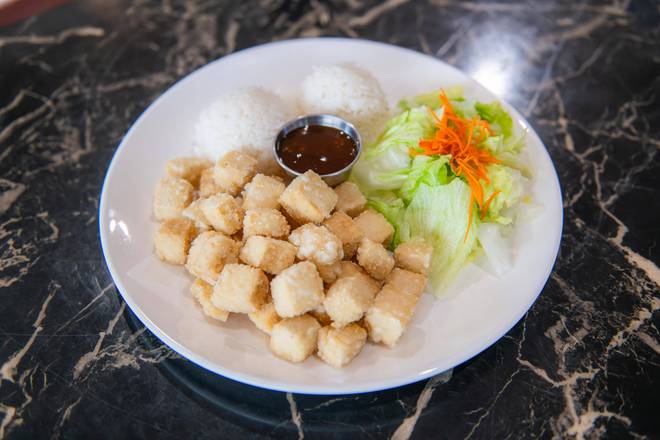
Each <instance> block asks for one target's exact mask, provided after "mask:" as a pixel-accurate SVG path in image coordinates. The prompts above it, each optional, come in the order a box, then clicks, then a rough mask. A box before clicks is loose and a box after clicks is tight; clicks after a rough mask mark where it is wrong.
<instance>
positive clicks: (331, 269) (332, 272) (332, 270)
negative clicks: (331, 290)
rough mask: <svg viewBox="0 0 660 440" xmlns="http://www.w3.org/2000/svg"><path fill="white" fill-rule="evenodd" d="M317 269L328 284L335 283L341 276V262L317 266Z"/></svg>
mask: <svg viewBox="0 0 660 440" xmlns="http://www.w3.org/2000/svg"><path fill="white" fill-rule="evenodd" d="M316 269H317V270H318V271H319V275H321V279H322V280H323V282H324V283H326V284H331V283H334V282H335V280H337V278H339V275H340V274H341V262H340V261H337V262H335V263H332V264H317V265H316Z"/></svg>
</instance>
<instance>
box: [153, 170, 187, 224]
mask: <svg viewBox="0 0 660 440" xmlns="http://www.w3.org/2000/svg"><path fill="white" fill-rule="evenodd" d="M194 191H195V188H193V186H192V185H191V184H190V182H188V181H187V180H185V179H181V178H179V177H165V178H163V179H160V180H159V181H158V184H157V185H156V192H155V194H154V215H155V216H156V218H157V219H158V220H160V221H163V220H168V219H171V218H177V217H181V212H182V211H183V210H184V208H185V207H186V206H188V205H190V202H192V201H193V193H194Z"/></svg>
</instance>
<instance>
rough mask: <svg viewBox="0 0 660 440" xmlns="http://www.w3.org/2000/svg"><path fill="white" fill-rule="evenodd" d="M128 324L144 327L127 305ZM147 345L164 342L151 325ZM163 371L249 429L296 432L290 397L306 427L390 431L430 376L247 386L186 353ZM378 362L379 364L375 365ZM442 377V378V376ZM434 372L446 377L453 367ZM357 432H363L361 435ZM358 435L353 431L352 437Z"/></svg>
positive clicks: (144, 339)
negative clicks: (324, 392) (345, 389)
mask: <svg viewBox="0 0 660 440" xmlns="http://www.w3.org/2000/svg"><path fill="white" fill-rule="evenodd" d="M124 316H125V318H126V321H127V322H128V324H129V327H130V328H131V329H132V330H133V331H136V332H137V331H139V330H141V329H142V328H144V326H143V325H142V323H141V322H140V321H139V320H138V318H137V317H136V316H135V315H134V314H133V312H131V311H130V310H129V309H128V308H126V312H125V314H124ZM136 342H137V343H139V344H141V345H143V346H144V347H145V348H146V349H148V350H153V349H157V348H159V347H162V345H163V344H162V342H160V340H158V338H156V337H155V336H154V335H153V334H152V333H151V332H149V330H148V329H145V331H144V332H143V333H142V335H140V337H139V338H138V339H137V341H136ZM157 365H158V366H159V368H160V370H161V371H162V372H163V373H164V374H165V376H166V377H167V378H168V379H169V380H170V381H171V382H172V383H173V384H174V385H175V386H177V388H179V389H181V390H182V392H184V393H185V394H186V395H187V396H189V397H190V398H192V399H193V400H195V401H197V402H198V403H200V404H202V405H203V406H204V407H206V408H208V409H210V410H212V411H213V412H216V413H218V414H219V415H221V416H223V417H226V418H229V419H230V420H232V421H233V422H235V423H237V424H239V425H241V426H244V427H246V428H248V429H252V430H258V431H260V432H263V431H264V430H269V429H270V430H271V431H275V432H277V431H280V430H281V431H293V432H295V431H297V429H298V428H297V426H296V424H295V423H294V421H293V418H294V417H293V415H292V414H293V411H294V410H293V408H292V402H293V404H294V405H295V408H296V409H295V411H297V412H298V414H299V416H300V417H301V419H302V420H303V425H304V430H305V432H316V433H323V432H325V433H328V434H332V435H333V436H339V437H341V436H342V434H343V435H348V434H357V433H362V434H366V435H367V436H369V435H371V434H376V435H377V434H378V433H379V432H380V433H383V434H385V433H391V432H392V431H393V430H395V429H396V427H397V426H399V425H400V424H401V423H402V422H403V420H404V419H405V418H406V417H408V416H410V414H412V413H413V412H414V411H415V406H416V403H417V399H418V397H419V395H420V393H421V392H422V391H423V389H424V387H425V385H426V383H427V380H425V381H422V382H418V383H414V384H411V385H407V386H403V387H399V388H394V389H390V390H386V391H379V392H372V393H363V394H348V395H333V396H318V395H305V394H295V395H293V396H290V395H288V394H287V393H283V392H279V391H270V390H265V389H262V388H257V387H254V386H250V385H245V384H242V383H240V382H236V381H234V380H231V379H227V378H225V377H222V376H219V375H217V374H215V373H212V372H210V371H208V370H205V369H204V368H202V367H200V366H198V365H196V364H194V363H192V362H190V361H188V360H187V359H184V358H180V357H177V358H173V359H164V360H162V361H161V362H159V363H158V364H157ZM375 367H377V366H375ZM440 376H442V377H440ZM440 376H436V378H434V379H430V380H435V381H436V382H439V383H442V382H446V381H448V380H449V379H450V378H451V372H449V373H443V374H442V375H440ZM357 437H360V436H359V435H358V436H357ZM352 438H355V436H352Z"/></svg>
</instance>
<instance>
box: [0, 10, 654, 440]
mask: <svg viewBox="0 0 660 440" xmlns="http://www.w3.org/2000/svg"><path fill="white" fill-rule="evenodd" d="M317 36H345V37H355V38H366V39H372V40H379V41H384V42H388V43H391V44H395V45H399V46H403V47H408V48H413V49H415V50H418V51H420V52H424V53H427V54H429V55H432V56H435V57H437V58H439V59H442V60H444V61H446V62H448V63H450V64H452V65H454V66H456V67H458V68H460V69H462V70H464V71H465V72H467V73H468V74H470V75H472V76H474V77H475V78H476V79H477V80H479V81H480V82H482V83H483V84H484V85H485V86H486V87H488V88H490V89H491V90H492V91H493V92H495V93H496V94H498V95H499V96H501V97H502V98H504V99H506V100H508V101H509V102H510V103H511V104H513V105H514V106H515V107H517V108H518V109H519V110H520V111H521V112H522V113H523V114H524V115H525V116H526V117H527V118H528V119H529V121H530V122H531V124H532V125H533V126H534V128H535V129H536V130H537V131H538V133H539V135H540V136H541V138H542V139H543V141H544V142H545V144H546V146H547V148H548V150H549V153H550V155H551V157H552V159H553V161H554V163H555V166H556V168H557V172H558V174H559V178H560V181H561V185H562V192H563V198H564V232H563V239H562V245H561V249H560V253H559V256H558V259H557V262H556V264H555V268H554V270H553V272H552V274H551V276H550V279H549V280H548V283H547V285H546V286H545V288H544V289H543V292H542V293H541V295H540V297H539V299H538V301H537V302H536V303H535V304H534V305H533V307H532V308H531V310H530V311H529V312H528V313H527V315H526V316H525V317H524V318H523V319H522V320H521V321H520V322H519V323H518V324H517V325H516V326H515V327H514V328H513V329H512V330H511V331H510V332H509V333H508V334H507V335H506V336H504V337H503V338H502V339H501V340H500V341H499V342H497V343H496V344H495V345H493V346H492V347H490V348H489V349H487V350H486V351H484V352H483V353H481V354H480V355H478V356H476V357H475V358H473V359H472V360H470V361H468V362H466V363H465V364H463V365H461V366H459V367H457V368H455V369H454V371H453V374H452V375H450V374H446V375H441V376H438V377H435V378H432V379H430V380H428V381H424V382H421V383H416V384H412V385H409V386H405V387H402V388H398V389H395V390H389V391H384V392H380V393H368V394H363V395H349V396H334V397H322V396H303V395H292V394H286V393H277V392H269V391H265V390H260V389H256V388H252V387H249V386H246V385H242V384H238V383H236V382H233V381H230V380H226V379H223V378H220V377H216V376H213V375H212V374H210V373H207V372H206V371H204V370H202V369H200V368H198V367H196V366H194V365H192V364H190V363H189V362H187V361H185V360H184V359H181V358H180V357H179V356H178V355H176V354H175V353H173V352H172V351H171V350H169V349H168V348H167V347H165V346H163V345H162V344H160V343H159V342H158V340H156V339H155V338H154V337H153V336H152V335H151V334H150V333H149V332H148V331H147V330H145V329H144V327H143V326H142V325H140V323H139V322H138V321H137V320H136V319H135V317H134V316H133V315H132V314H131V313H130V311H129V310H127V308H126V306H125V304H124V303H123V302H122V300H121V297H120V296H119V295H118V293H117V290H116V289H115V287H114V285H113V283H112V280H111V278H110V276H109V274H108V272H107V270H106V266H105V263H104V260H103V256H102V254H101V249H100V244H99V236H98V215H97V209H98V200H99V192H100V189H101V183H102V179H103V176H104V173H105V170H106V168H107V166H108V164H109V161H110V159H111V157H112V155H113V152H114V150H115V148H116V147H117V145H118V143H119V142H120V140H121V138H122V136H123V135H124V133H125V132H126V130H127V129H128V127H129V126H130V125H131V123H132V122H133V121H134V120H135V119H136V118H137V116H138V115H139V114H140V113H141V112H142V111H143V110H144V109H145V108H146V107H147V106H148V105H149V103H150V102H152V101H153V100H154V99H155V98H156V97H157V96H158V95H159V94H161V93H162V92H163V91H164V90H166V89H167V88H168V87H169V86H170V85H171V84H172V83H173V82H175V81H176V80H178V79H180V78H181V77H182V76H184V75H186V74H187V73H189V72H191V71H193V70H194V69H196V68H198V67H200V66H202V65H203V64H205V63H207V62H209V61H211V60H213V59H216V58H218V57H222V56H223V55H225V54H228V53H231V52H234V51H237V50H240V49H243V48H246V47H250V46H253V45H256V44H260V43H265V42H269V41H275V40H282V39H288V38H296V37H317ZM659 152H660V9H659V7H658V3H657V2H655V1H652V0H649V1H643V0H640V1H627V0H613V1H611V2H585V1H538V2H537V1H533V0H513V1H507V2H504V1H502V2H500V1H493V2H491V1H484V2H481V1H471V0H468V1H461V2H459V1H450V0H423V1H406V0H387V1H383V2H373V1H368V0H343V1H339V0H338V1H321V0H314V1H309V2H308V1H299V0H291V1H288V0H279V1H265V0H260V1H249V2H241V1H215V0H190V1H184V0H181V1H178V0H162V1H156V0H136V1H133V2H128V1H119V0H109V1H105V0H103V1H102V0H87V1H79V2H73V3H69V4H67V5H65V6H61V7H59V8H56V9H53V10H51V11H48V12H46V13H43V14H41V15H38V16H36V17H32V18H29V19H27V20H24V21H22V22H19V23H16V24H14V25H12V26H10V27H5V28H0V439H2V438H7V439H23V438H53V439H59V438H109V439H115V438H117V439H118V438H195V439H207V438H208V439H211V438H213V439H217V438H231V439H234V438H255V439H258V438H270V437H277V438H292V439H296V438H297V439H302V438H333V439H340V438H341V439H344V438H350V439H375V438H392V439H396V440H403V439H408V438H412V439H417V438H437V439H454V438H461V439H529V438H540V439H550V438H571V439H593V438H613V439H629V438H630V439H637V438H660V333H659V329H658V326H659V325H660V288H659V285H660V270H659V269H658V263H659V261H660V247H659V243H658V241H659V239H660V160H659V155H658V153H659ZM374 368H377V365H375V366H374Z"/></svg>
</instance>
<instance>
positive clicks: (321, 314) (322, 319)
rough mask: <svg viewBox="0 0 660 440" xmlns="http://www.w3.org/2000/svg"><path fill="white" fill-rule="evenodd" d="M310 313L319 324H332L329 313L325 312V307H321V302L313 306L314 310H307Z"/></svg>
mask: <svg viewBox="0 0 660 440" xmlns="http://www.w3.org/2000/svg"><path fill="white" fill-rule="evenodd" d="M309 314H310V315H312V316H313V317H314V318H316V320H317V321H318V322H319V324H321V325H322V326H326V325H330V324H332V318H330V315H328V314H327V312H326V311H325V308H324V307H323V304H321V305H320V306H318V307H317V308H315V309H314V310H311V311H310V312H309Z"/></svg>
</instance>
